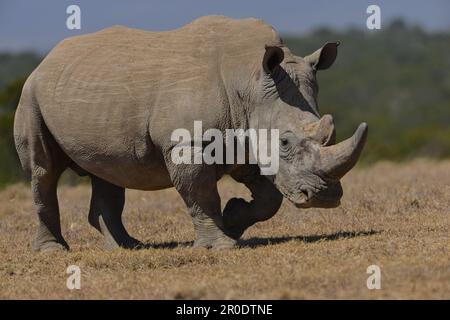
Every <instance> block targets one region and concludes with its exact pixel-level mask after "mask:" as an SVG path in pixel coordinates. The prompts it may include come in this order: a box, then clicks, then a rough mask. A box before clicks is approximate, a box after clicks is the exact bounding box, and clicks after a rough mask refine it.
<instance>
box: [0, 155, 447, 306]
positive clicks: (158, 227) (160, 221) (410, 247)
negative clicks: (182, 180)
mask: <svg viewBox="0 0 450 320" xmlns="http://www.w3.org/2000/svg"><path fill="white" fill-rule="evenodd" d="M343 184H344V192H345V195H344V199H343V203H342V205H341V207H339V208H337V209H332V210H325V209H323V210H322V209H310V210H301V211H299V210H297V209H295V207H293V206H292V205H290V204H289V203H288V202H285V203H284V204H283V207H282V209H281V210H280V212H279V213H278V214H277V215H276V216H275V217H274V218H273V219H271V220H269V221H267V222H264V223H260V224H257V225H255V226H253V227H252V228H250V229H249V230H248V231H247V232H246V234H245V235H244V240H243V241H242V243H241V247H240V248H239V249H235V250H228V251H211V250H205V249H192V248H189V247H185V246H183V244H186V243H190V242H191V241H192V240H193V238H194V234H193V229H192V225H191V221H190V218H189V217H188V215H187V214H186V213H185V208H184V205H183V203H182V201H181V199H180V197H179V196H178V195H177V194H176V192H175V191H174V190H164V191H160V192H139V191H128V192H127V205H126V208H125V215H124V218H125V224H126V225H127V227H128V229H129V231H130V233H131V234H132V235H134V236H136V237H137V238H139V239H141V240H143V241H145V242H148V243H152V244H154V248H153V249H145V250H139V251H127V250H121V249H119V250H113V251H106V250H103V249H102V241H101V237H100V236H99V234H97V233H96V231H95V230H94V229H93V228H91V227H90V226H89V225H88V223H87V211H88V203H89V194H90V190H89V188H88V186H86V185H81V186H77V187H69V186H63V187H60V192H59V195H60V203H61V208H62V223H63V230H64V234H65V237H66V240H67V241H68V242H69V244H70V245H71V247H72V251H71V252H68V253H52V254H34V253H31V252H30V240H31V238H32V236H34V232H35V227H36V220H37V219H36V216H35V214H34V213H33V207H32V204H31V200H30V192H29V189H28V187H26V186H24V185H15V186H11V187H9V188H8V189H6V190H4V191H2V192H1V193H0V298H19V299H22V298H45V299H47V298H52V299H53V298H57V299H59V298H63V299H71V298H87V299H90V298H99V299H116V298H124V299H134V298H150V299H153V298H162V299H172V298H202V299H203V298H219V299H222V298H225V299H228V298H237V299H240V298H250V299H253V298H256V299H260V298H275V299H278V298H306V299H310V298H327V299H328V298H331V299H334V298H363V299H377V298H394V299H398V298H413V299H415V298H446V299H449V298H450V262H449V260H450V253H449V245H450V240H449V226H450V215H449V214H450V211H449V210H450V209H449V204H450V162H449V161H445V162H433V161H429V160H420V161H414V162H411V163H408V164H401V165H395V164H390V163H380V164H377V165H375V166H373V167H370V168H368V169H360V170H354V171H352V172H351V173H350V174H349V175H348V176H347V177H346V178H345V179H344V181H343ZM221 194H222V195H223V200H224V201H223V202H224V203H225V201H226V200H227V199H228V198H230V197H232V196H233V195H236V194H240V195H242V194H246V195H247V196H248V193H247V192H246V190H245V189H244V188H242V187H241V186H238V185H236V184H234V183H232V182H230V181H223V182H221ZM71 264H76V265H79V266H80V267H81V270H82V280H81V290H74V291H70V290H68V289H67V288H66V278H67V274H66V273H65V271H66V268H67V266H68V265H71ZM372 264H376V265H379V266H380V267H381V271H382V289H381V290H368V289H367V287H366V279H367V277H368V275H367V274H366V268H367V267H368V266H369V265H372Z"/></svg>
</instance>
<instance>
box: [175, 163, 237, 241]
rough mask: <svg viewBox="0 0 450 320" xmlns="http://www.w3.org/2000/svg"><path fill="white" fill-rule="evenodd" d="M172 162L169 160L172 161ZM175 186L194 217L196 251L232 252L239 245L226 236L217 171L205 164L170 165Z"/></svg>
mask: <svg viewBox="0 0 450 320" xmlns="http://www.w3.org/2000/svg"><path fill="white" fill-rule="evenodd" d="M169 161H170V160H169ZM167 168H168V170H169V174H170V176H171V179H172V182H173V185H174V186H175V188H176V189H177V191H178V192H179V194H180V195H181V197H182V198H183V200H184V202H185V203H186V206H187V208H188V210H189V213H190V215H191V216H192V222H193V224H194V229H195V233H196V240H195V242H194V247H205V248H217V249H222V248H231V247H233V246H234V245H235V243H236V241H235V240H234V239H232V238H231V237H229V236H228V235H227V234H225V233H224V231H223V230H224V228H223V219H222V215H221V208H220V196H219V193H218V191H217V180H216V169H215V167H214V166H210V165H209V166H208V165H203V164H201V165H200V164H178V165H175V164H173V163H167Z"/></svg>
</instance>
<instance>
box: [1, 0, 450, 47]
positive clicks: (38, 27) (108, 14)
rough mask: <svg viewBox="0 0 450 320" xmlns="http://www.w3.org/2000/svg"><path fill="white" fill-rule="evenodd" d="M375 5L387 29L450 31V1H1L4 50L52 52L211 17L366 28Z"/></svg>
mask: <svg viewBox="0 0 450 320" xmlns="http://www.w3.org/2000/svg"><path fill="white" fill-rule="evenodd" d="M70 4H77V5H79V6H80V8H81V19H82V24H81V27H82V28H81V30H79V31H78V30H76V31H74V30H68V29H67V28H66V23H65V22H66V19H67V16H68V15H67V14H66V8H67V6H69V5H70ZM370 4H377V5H379V6H380V7H381V19H382V25H383V23H388V22H389V20H391V19H393V18H395V17H403V18H404V19H405V20H407V21H409V22H411V23H415V24H420V25H421V26H423V27H424V28H425V29H427V30H429V31H434V30H450V1H448V0H428V1H426V0H422V1H420V0H409V1H408V0H390V1H389V0H383V1H366V0H341V1H326V0H314V1H313V0H309V1H302V0H285V1H283V0H271V1H268V0H259V1H256V0H247V1H244V0H241V1H236V0H223V1H215V0H165V1H144V0H128V1H124V0H122V1H121V0H95V1H92V0H90V1H89V0H82V1H75V0H73V1H67V0H39V1H31V0H0V51H5V50H13V51H19V50H25V49H32V50H37V51H40V52H46V51H48V50H49V49H51V48H52V47H53V46H54V45H55V44H56V43H57V42H58V41H60V40H61V39H63V38H66V37H69V36H73V35H76V34H80V33H88V32H92V31H96V30H99V29H102V28H105V27H108V26H111V25H114V24H123V25H127V26H130V27H136V28H142V29H147V30H155V31H156V30H168V29H173V28H177V27H180V26H182V25H184V24H186V23H188V22H189V21H192V20H193V19H195V18H197V17H200V16H203V15H208V14H223V15H227V16H230V17H234V18H245V17H256V18H262V19H264V20H266V21H267V22H269V23H270V24H272V25H273V26H274V27H275V28H276V29H277V30H279V31H280V32H288V33H304V32H308V31H309V30H311V29H313V28H316V27H319V26H328V27H331V28H335V29H343V28H347V27H349V26H354V27H359V28H365V24H366V18H367V14H366V8H367V6H368V5H370ZM375 32H376V31H375Z"/></svg>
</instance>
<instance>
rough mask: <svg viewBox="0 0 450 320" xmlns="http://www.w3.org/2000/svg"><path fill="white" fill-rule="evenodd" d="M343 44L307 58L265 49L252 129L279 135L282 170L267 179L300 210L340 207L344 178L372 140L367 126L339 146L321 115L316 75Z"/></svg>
mask: <svg viewBox="0 0 450 320" xmlns="http://www.w3.org/2000/svg"><path fill="white" fill-rule="evenodd" d="M338 44H339V43H327V44H326V45H325V46H323V47H322V48H321V49H319V50H317V51H316V52H314V53H313V54H311V55H309V56H306V57H305V58H301V57H297V56H294V55H293V54H291V53H290V52H289V50H288V49H287V48H285V47H282V46H266V51H265V54H264V58H263V61H262V68H261V76H260V77H259V79H257V82H258V84H257V89H256V91H258V92H259V98H258V99H259V100H258V105H257V106H256V107H255V109H254V112H252V114H251V117H250V125H251V126H252V127H258V128H271V129H278V132H279V169H278V172H277V173H276V174H274V175H272V176H268V177H269V179H271V180H272V181H273V183H274V184H275V186H276V187H277V188H278V190H279V191H280V192H281V193H282V194H283V195H284V196H285V197H286V198H288V199H289V200H290V201H291V202H293V203H294V204H295V205H296V206H297V207H302V208H308V207H336V206H338V205H339V203H340V198H341V197H342V193H343V192H342V187H341V184H340V178H342V177H343V176H344V175H345V174H346V173H347V172H348V171H349V170H350V169H351V168H352V167H353V166H354V165H355V164H356V162H357V160H358V158H359V155H360V153H361V151H362V149H363V147H364V144H365V140H366V137H367V124H365V123H362V124H360V125H359V127H358V129H357V130H356V132H355V133H354V134H353V136H352V137H350V138H348V139H347V140H345V141H342V142H340V143H337V144H336V141H335V136H336V133H335V127H334V123H333V117H332V116H331V115H324V116H323V117H321V118H320V116H319V113H318V106H317V93H318V85H317V81H316V73H317V71H318V70H323V69H327V68H328V67H330V66H331V65H332V64H333V62H334V60H335V58H336V55H337V46H338Z"/></svg>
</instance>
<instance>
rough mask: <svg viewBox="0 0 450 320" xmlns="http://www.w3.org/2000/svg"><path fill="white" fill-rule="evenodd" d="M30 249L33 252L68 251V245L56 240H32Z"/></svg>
mask: <svg viewBox="0 0 450 320" xmlns="http://www.w3.org/2000/svg"><path fill="white" fill-rule="evenodd" d="M32 249H33V251H35V252H55V251H68V250H69V246H68V245H67V244H61V243H59V242H56V241H46V242H34V243H33V246H32Z"/></svg>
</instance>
